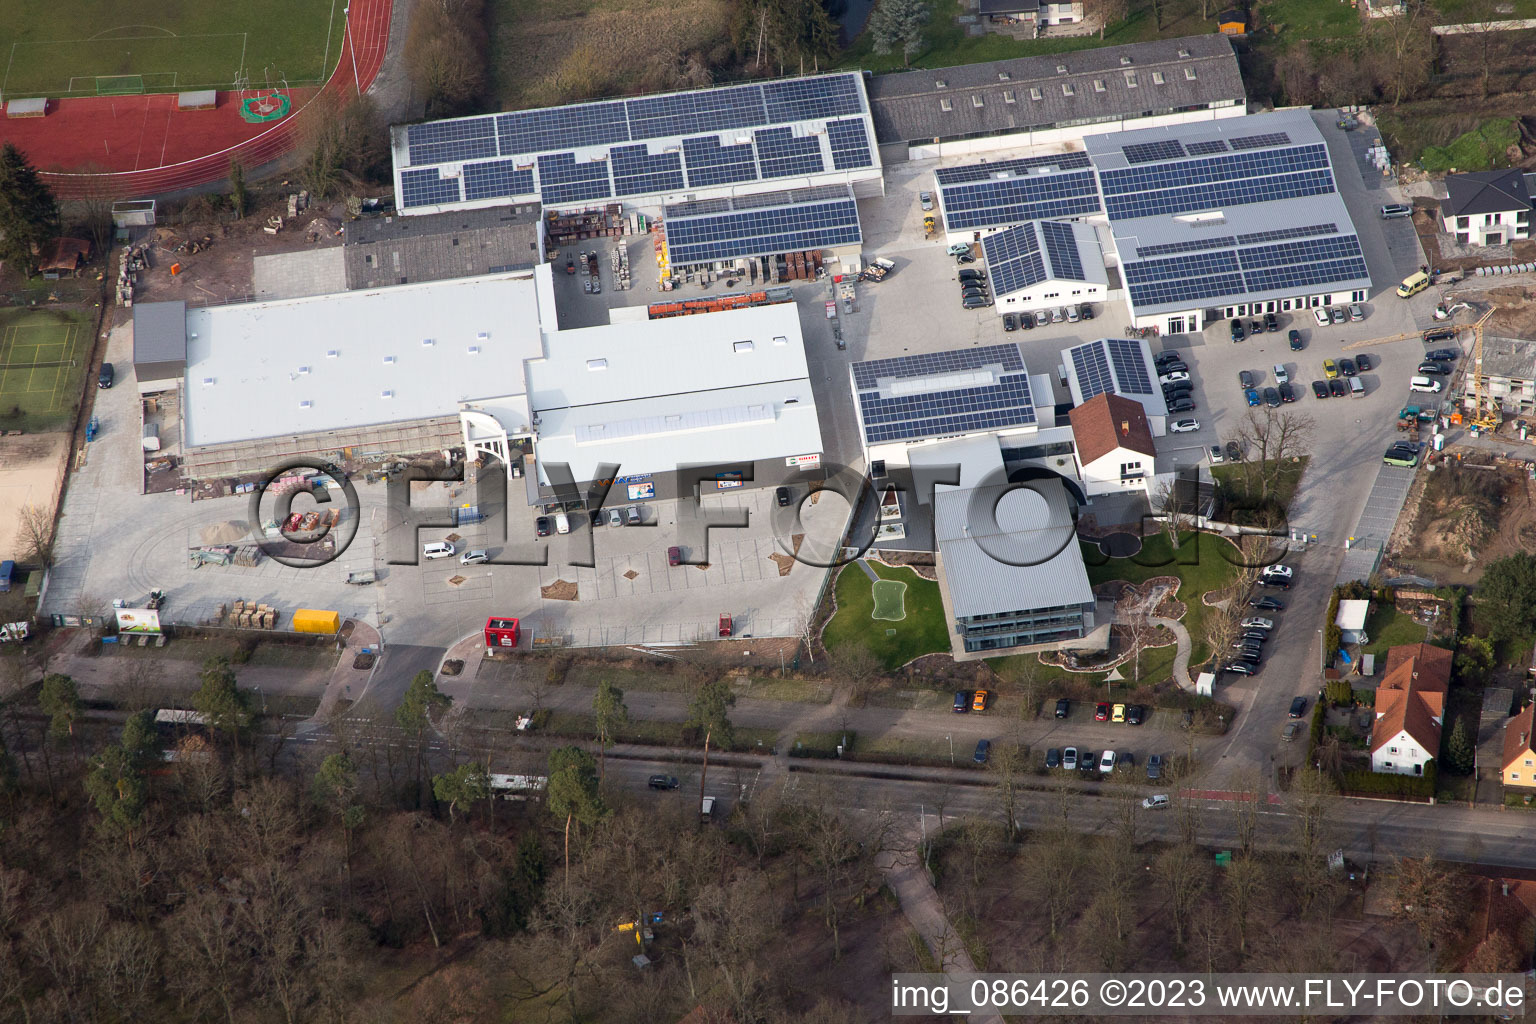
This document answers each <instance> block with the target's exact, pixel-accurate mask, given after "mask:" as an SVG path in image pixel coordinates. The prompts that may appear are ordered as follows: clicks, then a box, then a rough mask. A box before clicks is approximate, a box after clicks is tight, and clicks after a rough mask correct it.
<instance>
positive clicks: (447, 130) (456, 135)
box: [400, 73, 876, 208]
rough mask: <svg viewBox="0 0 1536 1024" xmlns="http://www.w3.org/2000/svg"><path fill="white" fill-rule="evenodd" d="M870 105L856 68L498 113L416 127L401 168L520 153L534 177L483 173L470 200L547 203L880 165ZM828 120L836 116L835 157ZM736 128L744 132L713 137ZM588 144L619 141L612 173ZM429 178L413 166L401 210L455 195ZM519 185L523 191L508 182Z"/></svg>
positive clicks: (408, 134) (410, 130) (408, 133)
mask: <svg viewBox="0 0 1536 1024" xmlns="http://www.w3.org/2000/svg"><path fill="white" fill-rule="evenodd" d="M865 114H866V111H865V106H864V100H863V92H862V89H861V87H860V85H859V82H858V78H857V76H856V75H855V74H854V73H842V74H835V75H823V76H819V77H812V78H801V79H792V80H788V81H783V82H769V83H765V84H760V85H743V86H730V87H724V88H718V89H708V90H701V91H696V92H688V93H675V94H669V95H665V96H648V97H641V98H638V99H633V100H612V101H603V102H596V103H583V104H576V105H572V106H565V107H553V108H547V109H542V110H525V111H515V112H511V113H505V114H490V115H486V116H484V117H474V118H459V119H455V120H450V121H438V122H431V123H427V124H418V125H411V126H409V127H407V128H406V129H405V141H406V151H407V153H408V157H407V158H406V159H407V160H408V165H407V166H404V167H402V168H401V173H402V175H403V174H404V173H405V172H407V171H412V170H418V169H424V168H426V167H429V166H431V165H434V164H463V165H464V168H463V169H464V170H466V171H467V170H468V168H469V167H471V166H473V164H472V163H470V162H471V161H480V160H495V159H497V158H498V157H499V158H512V157H517V158H519V159H518V161H517V162H518V163H519V164H521V165H522V166H523V167H524V168H528V167H530V166H531V165H536V167H537V170H536V172H535V173H533V174H532V175H531V176H530V177H524V176H523V175H521V174H519V173H516V172H515V171H508V170H506V169H505V165H498V168H497V169H496V170H483V171H476V172H474V174H473V176H472V179H471V180H473V181H474V182H475V185H474V187H473V189H470V188H468V187H466V189H465V192H466V195H465V197H464V198H470V197H471V196H470V194H469V193H472V195H473V198H477V199H485V198H495V197H501V196H509V195H514V194H516V195H532V194H534V193H535V191H536V192H537V193H538V194H539V195H540V197H541V198H542V199H543V201H544V202H545V203H547V204H560V203H573V202H583V201H589V200H593V199H602V198H608V197H610V196H624V195H654V194H658V193H665V192H671V191H680V190H682V189H684V188H703V187H711V186H718V185H729V184H734V183H738V182H747V181H755V180H758V179H760V178H775V177H782V178H789V177H804V176H808V175H814V174H822V173H826V172H827V171H829V170H838V171H853V170H859V169H861V168H869V167H874V166H875V165H876V161H875V157H874V152H873V148H872V145H871V141H870V135H869V130H868V127H867V126H866V124H865ZM817 121H821V122H824V123H825V134H826V136H827V140H828V143H829V153H830V157H831V160H830V165H828V164H827V162H826V156H827V155H828V153H827V152H824V150H823V146H822V142H821V135H822V134H823V133H822V132H821V131H818V130H816V127H815V124H814V122H817ZM799 122H812V126H811V129H812V130H811V132H810V134H808V135H802V136H799V137H796V136H795V134H794V131H793V130H792V129H791V128H789V127H785V126H784V125H787V124H789V123H799ZM753 129H756V130H755V131H753ZM731 132H736V133H737V135H738V136H739V137H740V138H743V139H745V141H744V142H743V141H738V139H737V138H735V137H733V136H732V135H730V134H726V135H724V136H722V135H720V134H713V135H711V134H707V133H731ZM685 136H686V138H683V137H685ZM680 138H682V151H681V152H680V153H679V152H677V151H676V149H675V147H676V146H677V140H678V139H680ZM648 140H658V141H660V140H665V143H664V144H663V145H664V146H665V147H666V148H664V149H662V151H660V152H653V151H652V150H653V147H655V144H654V143H653V145H652V146H646V145H645V143H646V142H647V141H648ZM626 144H627V145H626ZM582 147H611V148H610V149H609V152H608V153H607V154H606V156H607V158H608V162H609V163H611V165H612V171H611V179H610V177H609V175H610V172H609V171H608V170H606V169H602V170H601V172H600V169H599V168H595V167H591V166H589V163H590V161H589V160H588V159H587V157H589V156H591V155H592V154H586V153H583V154H580V155H579V156H578V154H577V153H576V152H574V151H575V150H578V149H580V148H582ZM597 155H598V156H599V157H601V156H602V155H604V154H597ZM546 168H548V172H547V173H546ZM453 169H454V170H458V169H459V168H457V167H456V168H453ZM530 178H531V180H530ZM429 180H431V181H433V182H438V181H439V180H440V179H428V178H427V177H426V176H424V175H414V176H413V177H412V181H413V183H414V184H413V186H412V188H411V189H409V190H406V189H404V188H403V187H402V189H401V191H402V196H401V204H400V205H401V207H402V208H409V207H413V206H423V205H435V203H433V202H431V201H430V199H429V197H430V196H435V195H447V193H448V191H449V189H448V187H447V186H445V185H440V184H434V185H433V186H432V187H430V188H429V187H427V185H426V182H428V181H429ZM513 186H516V187H519V188H522V189H523V190H522V191H521V192H518V193H509V192H506V191H505V189H507V188H509V187H513ZM407 192H408V193H409V195H406V194H405V193H407ZM443 201H444V202H452V201H456V200H452V199H448V200H443Z"/></svg>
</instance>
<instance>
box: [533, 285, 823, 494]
mask: <svg viewBox="0 0 1536 1024" xmlns="http://www.w3.org/2000/svg"><path fill="white" fill-rule="evenodd" d="M528 374H529V398H530V401H531V404H532V406H533V410H534V419H535V427H536V430H537V432H538V442H537V448H536V452H537V455H538V463H539V482H540V483H541V484H544V485H549V484H550V483H551V480H550V479H549V474H548V471H547V469H548V467H549V466H550V465H552V464H560V463H565V464H567V465H569V466H570V471H571V476H572V479H573V480H574V481H576V482H585V481H591V480H594V479H596V478H597V477H598V476H599V473H598V469H599V467H600V466H603V465H614V464H617V465H618V467H619V469H618V470H617V474H618V475H620V476H622V477H625V478H635V477H639V476H648V475H660V474H669V473H671V472H672V471H674V470H676V469H678V468H679V467H682V466H687V465H710V464H719V463H739V464H747V463H763V462H767V463H775V464H776V465H777V466H778V467H784V466H786V464H787V461H786V460H792V459H802V458H804V457H806V456H816V457H818V459H817V461H818V462H819V456H820V454H821V450H822V443H821V424H820V421H819V419H818V417H817V414H816V399H815V396H814V395H813V394H812V392H811V382H810V378H809V375H808V370H807V368H806V359H805V344H804V342H803V340H802V338H801V335H800V317H799V313H798V311H797V309H796V306H795V304H794V303H781V304H777V305H770V306H759V307H754V308H748V309H735V310H726V311H722V312H718V313H703V314H695V315H693V316H681V317H669V318H667V319H662V320H645V321H638V322H632V323H615V324H609V325H607V326H603V327H588V328H582V329H578V330H569V331H561V332H559V333H558V334H551V335H550V336H549V355H548V356H547V357H546V358H543V359H539V360H536V361H533V362H531V363H529V366H528ZM798 464H799V463H796V465H798ZM764 468H765V469H767V468H768V467H764ZM758 482H759V483H766V482H768V481H766V480H760V481H758Z"/></svg>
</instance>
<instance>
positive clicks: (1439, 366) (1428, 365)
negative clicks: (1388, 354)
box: [1414, 359, 1451, 377]
mask: <svg viewBox="0 0 1536 1024" xmlns="http://www.w3.org/2000/svg"><path fill="white" fill-rule="evenodd" d="M1414 372H1416V373H1422V374H1425V375H1426V376H1431V377H1445V376H1449V375H1450V372H1451V368H1450V367H1449V366H1447V365H1446V364H1445V363H1434V362H1430V361H1429V360H1427V359H1426V360H1425V361H1424V362H1422V363H1420V364H1419V368H1418V369H1417V370H1416V371H1414Z"/></svg>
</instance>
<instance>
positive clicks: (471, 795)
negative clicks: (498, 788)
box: [432, 761, 491, 822]
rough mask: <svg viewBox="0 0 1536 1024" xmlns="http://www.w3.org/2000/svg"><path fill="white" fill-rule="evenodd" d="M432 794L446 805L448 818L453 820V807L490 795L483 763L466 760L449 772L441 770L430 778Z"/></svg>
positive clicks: (471, 802)
mask: <svg viewBox="0 0 1536 1024" xmlns="http://www.w3.org/2000/svg"><path fill="white" fill-rule="evenodd" d="M432 795H433V796H435V797H437V798H438V799H439V800H441V801H443V802H444V803H446V804H447V805H448V820H449V822H452V821H453V811H454V808H456V807H458V806H460V805H461V804H462V805H463V806H464V807H468V806H469V805H470V804H473V803H474V802H475V801H477V800H484V799H485V798H486V797H488V796H490V795H491V777H490V775H489V774H487V773H486V770H485V765H483V764H480V763H479V762H478V761H467V762H465V763H464V764H461V765H459V766H458V767H457V768H455V769H453V771H450V772H443V773H442V774H441V775H438V776H436V777H434V778H433V779H432Z"/></svg>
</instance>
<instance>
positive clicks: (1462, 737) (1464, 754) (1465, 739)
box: [1445, 716, 1477, 775]
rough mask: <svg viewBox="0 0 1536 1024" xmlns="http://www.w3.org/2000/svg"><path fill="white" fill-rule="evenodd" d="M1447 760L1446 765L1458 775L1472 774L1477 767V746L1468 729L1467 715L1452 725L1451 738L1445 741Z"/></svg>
mask: <svg viewBox="0 0 1536 1024" xmlns="http://www.w3.org/2000/svg"><path fill="white" fill-rule="evenodd" d="M1445 760H1446V767H1448V768H1450V769H1451V771H1453V772H1455V773H1456V774H1457V775H1471V774H1472V771H1473V769H1474V768H1476V767H1477V748H1476V747H1475V746H1474V745H1473V743H1472V736H1471V735H1470V734H1469V733H1468V731H1467V720H1466V717H1465V716H1463V717H1461V718H1458V719H1456V724H1455V725H1454V726H1452V727H1451V736H1450V739H1448V740H1446V742H1445Z"/></svg>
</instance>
